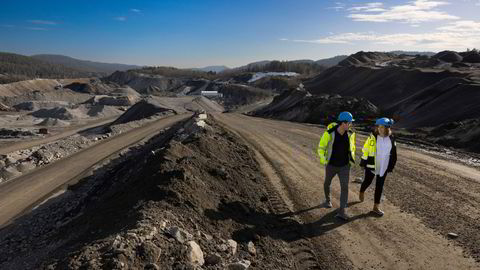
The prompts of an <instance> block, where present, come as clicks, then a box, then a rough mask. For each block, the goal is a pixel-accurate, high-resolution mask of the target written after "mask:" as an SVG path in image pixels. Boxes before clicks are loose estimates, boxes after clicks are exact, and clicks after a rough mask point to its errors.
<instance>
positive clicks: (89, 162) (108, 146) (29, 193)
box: [0, 114, 191, 226]
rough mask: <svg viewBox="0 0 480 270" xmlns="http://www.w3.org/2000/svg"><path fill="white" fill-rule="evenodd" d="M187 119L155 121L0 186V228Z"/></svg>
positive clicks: (170, 118) (182, 115)
mask: <svg viewBox="0 0 480 270" xmlns="http://www.w3.org/2000/svg"><path fill="white" fill-rule="evenodd" d="M190 115H191V114H181V115H175V116H172V117H168V118H164V119H161V120H158V121H155V122H153V123H151V124H148V125H146V126H143V127H141V128H137V129H134V130H132V131H130V132H126V133H123V134H121V135H119V136H116V137H113V138H111V139H108V140H105V141H104V142H101V143H99V144H96V145H94V146H92V147H90V148H87V149H85V150H83V151H80V152H78V153H76V154H74V155H71V156H69V157H67V158H65V159H62V160H60V161H58V162H55V163H53V164H50V165H48V166H46V167H43V168H40V169H37V170H34V171H32V172H31V173H28V174H26V175H24V176H21V177H19V178H17V179H15V180H14V181H10V182H7V183H5V184H3V185H0V209H1V210H0V226H3V225H5V224H6V223H7V222H8V221H10V220H11V219H12V218H14V217H15V216H17V215H19V214H20V213H21V212H22V211H24V210H25V209H28V208H29V207H30V206H32V204H34V203H35V202H38V201H39V200H41V199H42V198H44V197H45V196H46V195H48V194H49V193H51V192H52V191H54V190H55V189H57V188H59V187H60V186H62V185H64V184H65V183H67V182H69V181H70V180H71V179H72V178H74V177H76V176H77V175H79V174H81V173H82V172H83V171H85V170H86V169H88V168H90V167H91V166H93V165H94V164H96V163H98V162H99V161H101V160H103V159H104V158H106V157H108V156H110V155H111V154H113V153H115V152H117V151H119V150H121V149H123V148H125V147H127V146H129V145H131V144H133V143H136V142H138V141H139V140H142V139H144V138H145V137H148V136H149V135H152V134H155V133H156V132H158V131H159V130H161V129H164V128H166V127H168V126H170V125H172V124H174V123H176V122H178V121H180V120H182V119H186V118H187V117H189V116H190Z"/></svg>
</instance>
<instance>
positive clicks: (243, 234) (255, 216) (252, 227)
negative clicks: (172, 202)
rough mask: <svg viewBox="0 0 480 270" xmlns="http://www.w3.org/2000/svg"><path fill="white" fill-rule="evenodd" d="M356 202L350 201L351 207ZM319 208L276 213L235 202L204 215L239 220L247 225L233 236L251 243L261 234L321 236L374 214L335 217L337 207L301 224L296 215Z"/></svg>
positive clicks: (292, 237)
mask: <svg viewBox="0 0 480 270" xmlns="http://www.w3.org/2000/svg"><path fill="white" fill-rule="evenodd" d="M357 203H358V202H354V203H350V204H349V206H352V205H355V204H357ZM319 208H322V206H321V205H318V206H314V207H310V208H307V209H302V210H299V211H296V212H288V213H283V214H273V213H266V212H263V211H256V210H255V209H253V208H252V207H250V206H249V205H247V204H245V203H242V202H239V201H236V202H229V203H222V204H220V205H219V207H218V210H213V209H207V210H205V212H204V214H205V215H206V216H207V217H208V218H210V219H212V220H226V219H232V220H234V221H236V222H237V223H240V224H244V225H247V226H245V227H244V228H242V229H238V230H236V231H234V232H233V234H232V238H233V239H234V240H236V241H239V242H248V241H251V240H254V239H257V238H258V237H259V236H262V237H264V236H270V237H272V238H274V239H281V240H284V241H286V242H293V241H296V240H299V239H302V238H312V237H316V236H320V235H323V234H325V233H327V232H329V231H332V230H335V229H336V228H338V227H340V226H343V225H345V224H347V223H350V222H352V221H355V220H359V219H363V218H367V217H373V216H375V215H374V214H373V213H371V212H368V213H363V214H360V215H356V216H351V217H350V218H349V219H348V220H346V221H344V220H341V219H338V218H336V217H335V215H336V214H337V212H338V209H334V210H332V211H330V212H329V213H327V214H326V215H324V216H323V217H321V218H320V219H319V220H317V221H315V222H312V223H307V224H302V223H300V222H298V219H297V218H295V217H296V216H299V215H301V214H303V213H306V212H309V211H312V210H315V209H319Z"/></svg>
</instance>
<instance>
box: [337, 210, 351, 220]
mask: <svg viewBox="0 0 480 270" xmlns="http://www.w3.org/2000/svg"><path fill="white" fill-rule="evenodd" d="M335 217H336V218H339V219H341V220H343V221H347V220H349V219H350V217H349V216H348V214H347V211H346V210H345V208H343V209H340V210H338V213H337V214H336V215H335Z"/></svg>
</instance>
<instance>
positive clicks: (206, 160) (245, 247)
mask: <svg viewBox="0 0 480 270" xmlns="http://www.w3.org/2000/svg"><path fill="white" fill-rule="evenodd" d="M207 122H208V125H209V126H208V127H207V129H206V130H203V131H202V130H201V131H199V132H196V133H191V132H189V131H188V129H187V128H186V127H185V128H181V129H180V130H179V127H172V129H171V130H172V132H173V131H174V130H179V132H178V133H175V134H174V135H175V137H174V138H173V140H172V141H168V139H169V137H171V136H172V134H171V132H170V131H167V132H165V133H163V134H161V135H159V136H158V137H154V138H152V139H151V141H150V142H149V143H147V144H146V145H145V146H143V147H141V148H139V150H138V151H137V152H135V153H134V154H133V155H131V156H130V157H129V158H127V159H124V160H123V161H122V162H120V163H117V164H114V165H112V166H110V167H108V168H106V169H104V170H103V173H98V174H95V175H96V176H92V177H90V178H86V179H84V180H83V181H81V182H80V183H79V184H77V185H75V186H73V187H71V188H70V189H69V191H68V192H67V193H65V194H64V195H61V196H59V197H57V198H55V199H54V200H52V201H51V202H49V203H47V204H45V205H44V206H42V207H41V208H39V209H38V210H36V211H33V212H32V213H31V214H29V215H27V216H25V217H23V218H22V219H19V220H18V221H17V222H16V223H15V224H12V225H10V226H9V227H7V228H5V229H4V230H3V231H2V236H1V237H0V242H1V243H2V245H0V249H3V250H2V252H0V254H2V255H0V267H2V269H15V268H18V267H20V268H38V267H40V268H44V269H143V268H146V269H194V267H193V265H198V264H199V263H198V262H196V261H192V257H191V255H190V250H189V249H188V246H189V245H190V242H187V241H188V240H190V241H194V242H195V243H198V245H200V247H201V249H202V253H203V256H202V261H203V260H204V262H202V264H204V265H203V267H202V269H225V268H227V267H232V266H231V265H234V264H239V263H244V264H249V265H251V268H253V269H292V268H294V264H295V261H294V260H293V256H292V255H291V250H290V247H289V245H288V244H286V243H285V242H284V241H283V239H284V237H286V236H285V235H283V230H282V228H284V227H286V226H288V224H289V223H288V220H289V219H286V220H283V219H281V218H278V217H277V216H276V215H275V212H274V209H273V207H272V205H271V201H270V200H269V199H270V198H271V197H272V194H271V190H269V189H268V188H267V187H266V186H268V180H267V179H266V178H265V176H264V175H263V174H262V173H261V170H260V168H259V165H258V163H257V162H256V161H255V159H254V153H253V152H251V151H250V150H249V149H248V147H246V146H245V145H242V144H239V143H238V142H237V140H238V139H237V138H236V137H235V136H233V135H232V134H230V133H228V132H226V131H225V130H224V129H222V128H221V127H218V126H217V125H216V124H215V123H213V122H210V121H207ZM181 130H184V131H181ZM165 142H167V144H165ZM239 166H241V168H242V169H241V170H239V169H238V168H239ZM72 217H77V218H73V219H72ZM291 222H293V220H292V221H291ZM175 229H179V230H180V231H181V236H175V235H173V236H172V231H173V230H175ZM249 246H250V248H249ZM14 254H15V255H14ZM192 262H193V263H192ZM231 269H238V268H231ZM240 269H241V268H240Z"/></svg>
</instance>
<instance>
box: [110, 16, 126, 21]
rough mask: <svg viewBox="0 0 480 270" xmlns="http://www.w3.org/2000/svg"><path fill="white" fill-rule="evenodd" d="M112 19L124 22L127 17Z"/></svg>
mask: <svg viewBox="0 0 480 270" xmlns="http://www.w3.org/2000/svg"><path fill="white" fill-rule="evenodd" d="M113 19H115V20H117V21H121V22H124V21H126V20H127V17H125V16H118V17H115V18H113Z"/></svg>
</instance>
